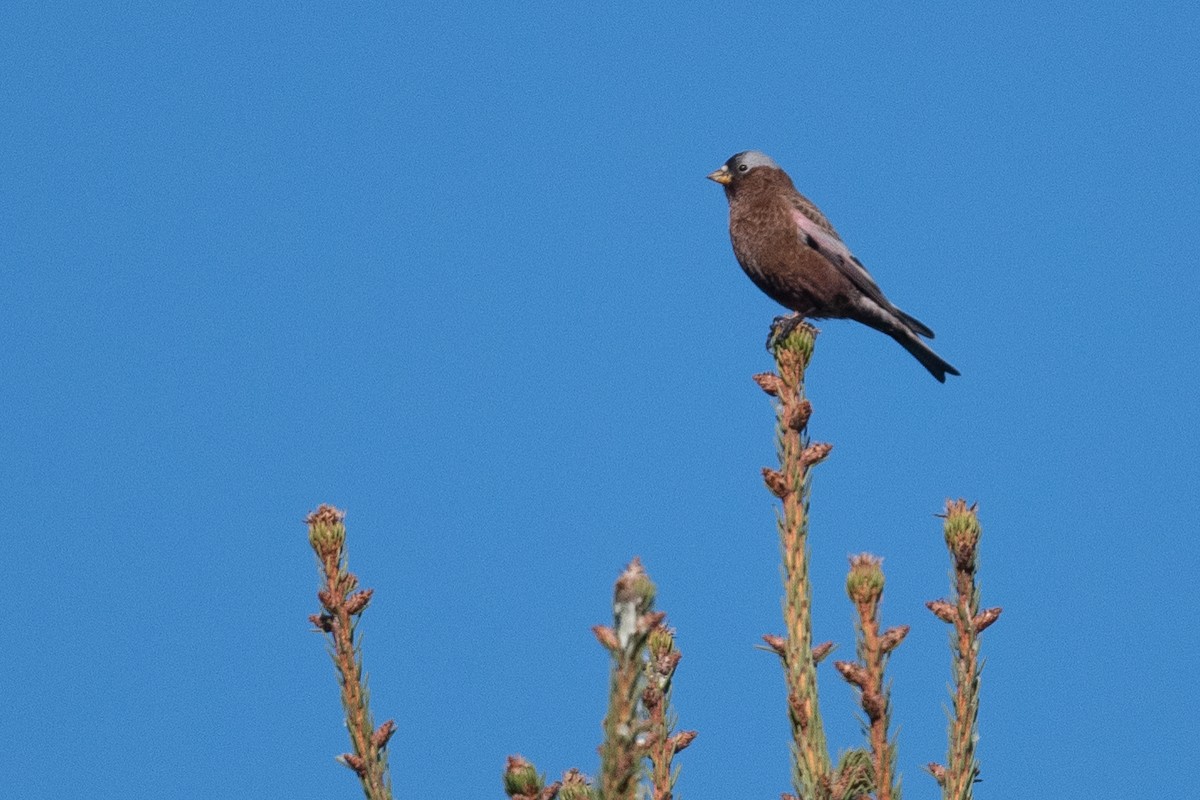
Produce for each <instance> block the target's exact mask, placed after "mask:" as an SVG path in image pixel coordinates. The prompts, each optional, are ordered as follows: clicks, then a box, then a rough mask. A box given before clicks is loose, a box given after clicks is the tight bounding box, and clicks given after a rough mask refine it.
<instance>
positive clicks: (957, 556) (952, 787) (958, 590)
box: [926, 500, 1001, 800]
mask: <svg viewBox="0 0 1200 800" xmlns="http://www.w3.org/2000/svg"><path fill="white" fill-rule="evenodd" d="M944 517H945V520H946V522H945V526H944V530H945V536H946V548H947V550H949V551H950V558H951V561H952V562H953V564H954V575H953V580H954V592H955V596H954V598H953V601H945V600H933V601H930V602H929V603H926V605H927V606H928V607H929V610H930V611H932V612H933V613H934V615H935V616H937V617H938V619H941V620H942V621H944V622H947V623H949V624H951V625H953V626H954V632H953V633H952V634H951V636H950V649H951V651H952V652H953V675H954V694H953V703H954V708H953V717H952V719H951V720H950V731H949V739H950V743H949V751H948V753H947V758H946V766H945V767H943V766H941V765H940V764H936V763H933V764H929V765H928V766H927V767H926V769H927V770H928V771H929V772H930V774H931V775H933V777H934V779H935V780H937V782H938V783H939V784H941V787H942V797H943V798H945V799H946V800H971V798H972V797H973V795H974V786H975V782H976V781H977V780H978V779H979V761H978V760H977V759H976V758H975V742H976V741H977V740H978V739H979V731H978V725H977V723H978V718H979V680H980V674H981V671H982V664H981V663H980V660H979V634H980V633H981V632H982V631H983V630H984V629H985V628H987V627H988V626H990V625H991V624H992V623H993V622H995V621H996V620H997V619H999V617H1000V612H1001V609H1000V608H989V609H986V610H984V611H980V610H979V587H978V586H977V585H976V583H975V573H976V571H977V570H978V568H979V538H980V535H981V534H982V528H981V526H980V524H979V516H978V514H977V511H976V506H974V505H972V506H968V505H967V502H966V501H965V500H947V501H946V513H945V515H944Z"/></svg>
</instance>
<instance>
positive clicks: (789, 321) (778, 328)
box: [767, 311, 804, 353]
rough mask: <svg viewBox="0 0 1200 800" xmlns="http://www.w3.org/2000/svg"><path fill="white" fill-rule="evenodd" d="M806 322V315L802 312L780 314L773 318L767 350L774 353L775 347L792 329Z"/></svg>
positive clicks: (789, 334)
mask: <svg viewBox="0 0 1200 800" xmlns="http://www.w3.org/2000/svg"><path fill="white" fill-rule="evenodd" d="M803 324H804V315H803V314H801V313H800V312H798V311H797V312H793V313H791V314H780V315H779V316H778V317H776V318H775V319H773V320H771V334H770V335H769V336H768V337H767V352H768V353H774V352H775V348H776V347H778V346H779V345H780V343H782V342H783V340H784V339H786V338H787V337H788V336H791V334H792V331H794V330H796V328H799V327H800V326H801V325H803Z"/></svg>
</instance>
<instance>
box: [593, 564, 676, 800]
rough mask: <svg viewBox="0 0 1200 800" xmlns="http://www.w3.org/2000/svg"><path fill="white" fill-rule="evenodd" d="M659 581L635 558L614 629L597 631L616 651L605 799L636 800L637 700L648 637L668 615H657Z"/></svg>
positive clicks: (620, 593) (616, 598)
mask: <svg viewBox="0 0 1200 800" xmlns="http://www.w3.org/2000/svg"><path fill="white" fill-rule="evenodd" d="M654 593H655V588H654V583H653V582H652V581H651V580H650V577H649V576H648V575H647V574H646V570H645V569H644V568H643V567H642V562H641V561H640V560H638V559H636V558H635V559H633V561H631V562H630V563H629V566H628V567H626V568H625V571H624V572H623V573H621V576H620V577H619V578H617V583H616V587H615V590H614V593H613V623H614V624H613V627H612V628H608V627H605V626H602V625H597V626H596V627H595V628H593V629H592V631H593V632H594V633H595V634H596V638H597V639H598V640H599V641H600V643H601V644H603V645H604V646H605V647H606V648H607V649H608V651H609V652H610V653H611V654H612V659H613V665H612V674H611V680H610V684H609V695H608V714H607V715H605V717H604V742H603V744H601V745H600V796H601V797H603V798H604V800H634V798H635V796H636V794H637V785H638V777H639V773H640V766H641V760H642V756H643V751H642V748H641V746H640V745H639V743H638V736H639V734H641V733H642V732H643V731H642V725H641V720H640V719H639V716H638V698H639V695H640V694H641V692H642V689H643V683H644V659H643V655H644V653H645V649H646V637H647V636H648V635H649V633H650V631H651V630H653V629H654V628H656V627H657V626H658V625H659V624H660V623H661V622H662V620H663V618H664V617H665V614H661V613H655V612H653V611H652V610H651V609H652V608H653V606H654Z"/></svg>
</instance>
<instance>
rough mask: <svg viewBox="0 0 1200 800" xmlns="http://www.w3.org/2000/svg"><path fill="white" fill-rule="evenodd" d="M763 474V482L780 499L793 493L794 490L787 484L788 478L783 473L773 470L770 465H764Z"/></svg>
mask: <svg viewBox="0 0 1200 800" xmlns="http://www.w3.org/2000/svg"><path fill="white" fill-rule="evenodd" d="M762 474H763V483H765V484H766V485H767V488H768V489H770V490H771V494H773V495H775V496H776V497H778V498H779V499H780V500H783V499H784V498H786V497H787V496H788V495H789V494H791V493H792V490H791V489H790V488H789V487H788V485H787V479H786V478H784V477H783V473H781V472H778V471H777V470H773V469H771V468H770V467H763V471H762Z"/></svg>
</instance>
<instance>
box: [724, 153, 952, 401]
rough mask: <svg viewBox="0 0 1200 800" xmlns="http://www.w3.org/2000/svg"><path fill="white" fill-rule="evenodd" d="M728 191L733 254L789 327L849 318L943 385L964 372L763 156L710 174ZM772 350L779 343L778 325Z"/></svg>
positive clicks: (741, 157)
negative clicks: (786, 312)
mask: <svg viewBox="0 0 1200 800" xmlns="http://www.w3.org/2000/svg"><path fill="white" fill-rule="evenodd" d="M708 178H709V179H710V180H713V181H716V182H717V183H719V184H721V185H722V186H723V187H725V197H726V199H728V200H729V238H730V240H731V241H732V242H733V254H734V255H735V256H736V257H737V260H738V263H739V264H741V266H742V269H743V270H744V271H745V273H746V275H748V276H749V277H750V280H752V281H754V283H755V285H756V286H758V288H759V289H761V290H762V291H763V292H765V293H766V294H767V295H768V296H769V297H770V298H771V299H773V300H775V301H776V302H777V303H779V304H780V305H783V306H786V307H787V308H790V309H791V310H792V311H794V312H795V314H793V315H791V316H790V317H787V318H782V317H781V318H779V319H778V320H777V321H776V322H777V324H778V323H779V322H783V323H784V324H788V323H790V327H788V328H787V330H791V328H792V327H795V325H797V324H799V323H800V322H801V321H802V320H803V319H804V318H805V317H808V318H810V319H828V318H837V319H852V320H855V321H856V322H861V323H862V324H864V325H867V326H869V327H872V328H874V329H875V330H877V331H881V332H883V333H886V334H887V335H888V336H890V337H892V338H893V339H895V340H896V341H897V342H899V343H900V345H901V346H902V347H903V348H904V349H905V350H907V351H908V352H909V353H912V355H913V356H915V357H916V359H917V361H920V362H921V365H922V366H924V367H925V369H927V370H929V372H930V373H931V374H932V375H933V377H935V378H937V379H938V380H939V381H941V382H942V383H945V382H946V376H947V375H958V374H959V371H958V370H957V369H955V368H954V367H953V366H951V365H950V364H949V363H948V362H947V361H946V360H945V359H943V358H942V357H941V356H939V355H938V354H937V353H935V352H934V351H933V350H932V349H931V348H930V347H929V345H927V344H925V342H924V341H923V340H922V338H921V337H925V338H927V339H932V338H933V331H932V330H930V329H929V326H927V325H925V324H924V323H923V322H921V321H920V320H918V319H916V318H915V317H913V316H910V315H908V314H906V313H904V312H903V311H901V310H900V309H899V308H897V307H896V306H894V305H892V303H891V301H889V300H888V299H887V298H886V297H885V296H884V294H883V292H882V291H881V290H880V288H879V286H878V285H876V283H875V280H874V279H873V278H872V277H871V275H870V273H868V272H867V270H866V267H864V266H863V265H862V262H861V261H859V260H858V259H857V258H855V257H854V254H853V253H851V252H850V249H849V248H848V247H846V245H845V243H843V242H842V237H841V236H839V235H838V232H837V231H836V230H834V228H833V226H832V225H830V224H829V220H827V219H826V218H825V215H824V214H822V213H821V211H820V209H818V208H817V206H816V205H815V204H814V203H813V202H812V201H811V200H809V199H808V198H807V197H805V196H804V195H802V194H800V192H798V191H797V190H796V186H795V184H793V183H792V179H791V178H790V177H788V174H787V173H786V172H784V171H783V169H782V168H780V166H779V165H778V164H776V163H775V161H774V160H773V159H772V158H771V157H770V156H768V155H767V154H765V153H761V152H759V151H757V150H747V151H745V152H742V153H738V154H736V155H734V156H731V157H730V159H729V160H728V161H726V162H725V163H724V164H722V165H721V167H720V168H719V169H717V170H715V171H714V172H712V173H710V174H709V175H708ZM773 331H774V333H773V334H772V339H770V340H768V347H771V346H772V344H773V343H774V341H777V340H778V338H779V336H778V331H779V329H778V327H777V326H773Z"/></svg>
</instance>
